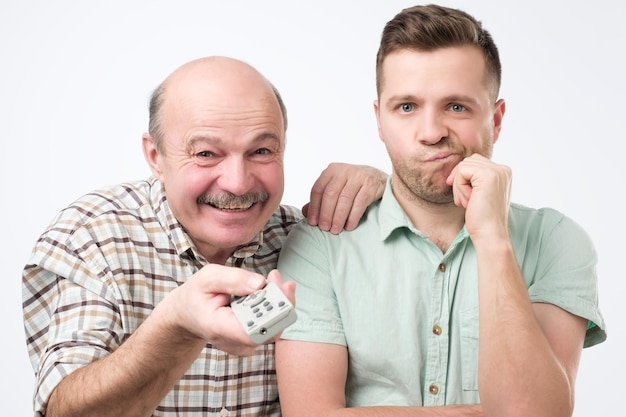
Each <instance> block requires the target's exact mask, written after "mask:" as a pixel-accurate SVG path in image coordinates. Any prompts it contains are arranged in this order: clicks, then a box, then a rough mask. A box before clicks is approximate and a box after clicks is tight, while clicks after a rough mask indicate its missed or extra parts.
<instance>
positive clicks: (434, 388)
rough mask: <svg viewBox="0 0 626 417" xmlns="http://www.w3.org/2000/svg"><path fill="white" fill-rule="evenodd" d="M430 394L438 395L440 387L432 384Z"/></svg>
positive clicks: (429, 388) (429, 389)
mask: <svg viewBox="0 0 626 417" xmlns="http://www.w3.org/2000/svg"><path fill="white" fill-rule="evenodd" d="M428 392H430V393H431V394H433V395H437V394H438V393H439V387H438V386H437V385H435V384H432V385H431V386H430V387H428Z"/></svg>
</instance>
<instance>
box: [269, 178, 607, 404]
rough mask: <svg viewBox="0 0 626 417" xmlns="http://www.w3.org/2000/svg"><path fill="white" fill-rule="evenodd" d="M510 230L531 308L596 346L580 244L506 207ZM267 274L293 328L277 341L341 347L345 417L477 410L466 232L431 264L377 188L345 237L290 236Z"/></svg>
mask: <svg viewBox="0 0 626 417" xmlns="http://www.w3.org/2000/svg"><path fill="white" fill-rule="evenodd" d="M509 225H510V232H511V236H512V240H513V245H514V248H515V253H516V255H517V259H518V263H519V265H520V267H521V270H522V273H523V275H524V279H525V281H526V285H527V287H528V292H529V294H530V298H531V301H533V302H544V303H551V304H554V305H557V306H559V307H561V308H563V309H565V310H567V311H569V312H571V313H573V314H575V315H578V316H580V317H583V318H586V319H587V320H589V326H588V331H587V335H586V339H585V347H587V346H592V345H594V344H597V343H600V342H602V341H604V339H605V338H606V334H605V331H604V328H605V326H604V320H603V318H602V316H601V313H600V311H599V308H598V291H597V276H596V263H597V255H596V252H595V249H594V246H593V243H592V242H591V240H590V238H589V236H588V235H587V233H586V232H585V231H584V230H583V229H582V228H581V227H580V226H579V225H577V224H576V223H575V222H573V221H572V220H571V219H569V218H567V217H566V216H564V215H563V214H561V213H559V212H557V211H555V210H552V209H540V210H535V209H530V208H527V207H523V206H520V205H515V204H513V205H511V208H510V215H509ZM278 268H279V270H280V271H281V273H282V276H283V279H286V280H295V281H297V287H296V288H297V289H296V309H297V311H298V320H297V321H296V323H295V324H293V325H292V326H291V327H289V328H287V329H286V330H285V331H284V332H283V335H282V337H283V338H284V339H295V340H305V341H315V342H324V343H334V344H339V345H344V346H347V348H348V353H349V367H348V379H347V383H346V401H347V406H349V407H354V406H367V405H423V406H435V405H446V404H472V403H479V402H480V399H479V395H478V377H477V374H478V372H477V365H478V284H477V279H478V276H477V264H476V253H475V250H474V246H473V245H472V241H471V239H470V238H469V235H468V234H467V232H466V230H465V228H463V229H462V230H461V231H460V232H459V234H458V236H457V237H456V239H455V240H454V242H453V244H452V245H451V246H450V248H449V249H448V251H447V252H446V253H445V254H444V253H442V252H441V250H440V249H439V248H438V247H437V246H435V245H434V244H433V243H432V242H431V241H430V240H428V238H427V237H426V236H425V235H424V234H423V233H421V232H420V231H419V230H417V229H415V227H413V225H412V224H411V222H410V220H409V219H408V217H407V216H406V215H405V213H404V212H403V210H402V209H401V208H400V206H399V204H398V202H397V200H396V199H395V197H394V196H393V193H392V192H391V188H390V182H388V183H387V188H386V190H385V193H384V196H383V198H382V200H381V201H379V202H377V203H375V204H373V205H372V206H371V207H370V208H369V209H368V211H367V213H366V215H365V216H364V218H363V220H362V222H361V224H360V225H359V227H357V228H356V229H355V230H353V231H350V232H346V231H344V232H342V233H341V234H339V235H333V234H330V233H326V232H322V231H320V230H319V229H318V228H317V227H310V226H308V225H307V224H306V223H304V222H301V223H300V224H298V225H297V226H296V227H294V228H293V229H292V230H291V232H290V233H289V236H288V238H287V241H286V243H285V244H284V245H283V249H282V252H281V255H280V258H279V262H278ZM506 365H507V364H506V363H494V364H493V366H506Z"/></svg>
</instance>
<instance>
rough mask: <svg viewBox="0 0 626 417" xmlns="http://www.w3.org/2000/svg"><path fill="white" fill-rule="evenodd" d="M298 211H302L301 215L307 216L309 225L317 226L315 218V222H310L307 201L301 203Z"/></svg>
mask: <svg viewBox="0 0 626 417" xmlns="http://www.w3.org/2000/svg"><path fill="white" fill-rule="evenodd" d="M300 211H302V215H303V216H304V217H306V218H307V220H308V222H309V224H310V225H311V226H317V218H316V219H315V223H312V221H311V219H310V218H309V203H306V204H305V205H303V206H302V208H301V209H300Z"/></svg>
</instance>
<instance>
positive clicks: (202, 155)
mask: <svg viewBox="0 0 626 417" xmlns="http://www.w3.org/2000/svg"><path fill="white" fill-rule="evenodd" d="M196 156H197V157H199V158H210V157H212V156H213V152H211V151H202V152H198V153H197V154H196Z"/></svg>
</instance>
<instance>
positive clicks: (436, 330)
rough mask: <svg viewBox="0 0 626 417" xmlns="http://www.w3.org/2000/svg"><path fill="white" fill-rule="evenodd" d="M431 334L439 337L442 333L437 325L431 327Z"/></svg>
mask: <svg viewBox="0 0 626 417" xmlns="http://www.w3.org/2000/svg"><path fill="white" fill-rule="evenodd" d="M433 333H434V334H436V335H437V336H439V335H441V333H443V329H442V328H441V326H439V325H438V324H435V325H434V326H433Z"/></svg>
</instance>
